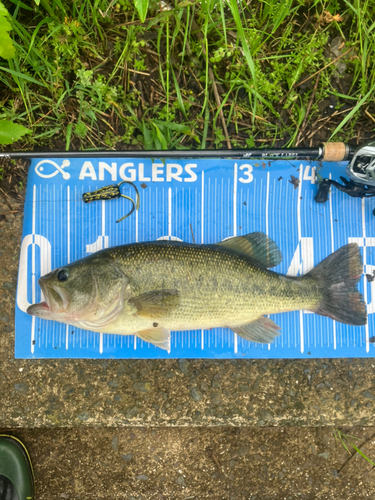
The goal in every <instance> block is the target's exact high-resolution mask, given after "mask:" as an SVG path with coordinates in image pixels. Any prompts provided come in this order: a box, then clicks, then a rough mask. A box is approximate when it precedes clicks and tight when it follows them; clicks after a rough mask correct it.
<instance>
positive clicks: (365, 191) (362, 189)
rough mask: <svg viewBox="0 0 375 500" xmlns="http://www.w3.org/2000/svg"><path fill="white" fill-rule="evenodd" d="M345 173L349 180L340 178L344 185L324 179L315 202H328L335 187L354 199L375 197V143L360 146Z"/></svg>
mask: <svg viewBox="0 0 375 500" xmlns="http://www.w3.org/2000/svg"><path fill="white" fill-rule="evenodd" d="M345 173H346V175H347V176H348V177H349V180H348V179H345V177H340V179H341V181H342V183H343V184H340V183H339V182H337V181H333V180H331V179H323V181H322V182H321V183H320V184H319V190H318V192H317V194H316V196H315V201H316V202H318V203H324V202H326V201H327V199H328V192H329V190H330V188H331V186H335V187H336V188H337V189H339V190H340V191H343V192H344V193H346V194H348V195H349V196H352V197H353V198H371V197H373V196H375V142H370V143H368V144H366V145H364V146H360V147H359V148H358V149H357V150H356V151H354V154H353V157H352V159H351V160H350V162H349V164H348V166H347V168H346V171H345Z"/></svg>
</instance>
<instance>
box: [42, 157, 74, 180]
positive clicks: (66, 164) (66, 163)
mask: <svg viewBox="0 0 375 500" xmlns="http://www.w3.org/2000/svg"><path fill="white" fill-rule="evenodd" d="M46 164H48V165H52V166H53V167H54V170H53V171H52V172H50V173H47V174H46V173H44V168H45V167H44V166H43V165H46ZM69 165H70V161H69V160H63V162H62V164H61V165H58V164H57V163H56V162H54V161H52V160H42V161H40V162H39V163H38V164H37V165H36V167H35V172H36V173H37V175H39V177H43V179H50V178H51V177H55V175H57V174H58V173H59V172H60V174H62V176H63V178H64V179H65V180H68V179H70V174H69V173H68V172H65V170H64V168H66V167H69ZM48 170H50V168H48ZM48 170H47V172H48Z"/></svg>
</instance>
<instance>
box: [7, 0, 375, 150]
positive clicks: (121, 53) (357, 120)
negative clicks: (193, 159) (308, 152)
mask: <svg viewBox="0 0 375 500" xmlns="http://www.w3.org/2000/svg"><path fill="white" fill-rule="evenodd" d="M37 3H39V5H37ZM3 4H4V5H5V7H6V8H7V9H8V11H9V13H10V15H11V26H12V30H11V31H10V32H9V34H10V35H11V37H12V39H13V43H14V46H15V55H14V57H12V58H10V59H8V60H6V59H0V120H13V121H15V122H16V123H18V124H21V125H24V126H25V127H27V128H28V129H29V130H30V131H31V134H30V135H26V136H24V137H23V138H22V139H21V140H20V141H19V142H18V143H17V144H16V146H15V147H17V148H33V147H43V148H54V149H56V148H57V149H97V148H112V149H116V148H117V149H121V148H127V149H129V148H133V149H142V148H144V149H171V148H177V149H190V148H221V147H227V144H228V141H229V143H230V145H231V146H232V147H233V148H236V147H252V146H254V145H255V146H261V145H267V146H274V145H287V146H295V145H296V144H297V141H300V143H301V144H304V145H307V146H308V145H313V144H316V143H319V142H321V141H322V140H323V139H329V138H330V139H331V140H344V141H352V142H358V141H359V142H363V140H364V139H365V138H366V137H365V134H364V131H365V132H367V135H368V136H369V137H370V136H371V135H372V134H373V131H374V124H375V119H374V120H373V119H372V118H371V117H375V103H374V89H375V64H374V62H375V21H374V17H373V12H375V0H364V1H363V0H362V1H360V0H353V1H349V0H339V1H336V0H335V1H331V2H329V1H322V0H311V1H304V0H282V1H280V0H277V1H276V0H267V1H262V0H260V1H258V2H252V3H248V2H245V1H244V0H241V1H240V2H237V0H227V1H225V2H223V1H221V0H204V1H202V2H194V1H190V0H187V1H185V0H181V1H172V2H171V3H166V4H163V5H165V7H164V9H165V10H163V11H161V10H160V8H161V4H160V2H159V1H155V0H150V1H149V4H148V10H147V11H146V10H145V8H146V6H147V2H145V0H144V1H138V2H137V7H138V10H136V9H135V7H134V2H133V0H118V1H113V0H111V1H110V0H81V1H80V2H68V1H66V0H41V1H40V2H35V3H34V2H32V1H29V2H21V1H18V0H11V1H10V0H9V1H7V0H4V1H3ZM140 14H141V15H142V17H143V19H145V21H144V22H142V21H141V20H140V18H139V15H140ZM338 37H341V40H340V41H341V42H342V43H341V47H340V48H339V49H338V48H337V51H336V55H335V54H333V53H331V52H330V42H331V41H332V40H335V39H336V40H337V39H338ZM345 52H346V54H345V55H344V56H342V57H341V58H340V59H339V61H338V63H344V65H341V66H338V65H337V64H338V63H332V61H333V60H334V59H335V58H337V57H338V56H341V55H342V54H344V53H345ZM337 54H338V56H337ZM318 73H319V75H320V78H319V83H318V86H317V89H316V92H315V94H314V95H313V88H314V85H315V83H316V79H317V74H318ZM212 75H213V77H214V78H213V79H214V82H213V81H212V78H211V77H210V76H212ZM309 77H312V78H310V79H309V80H307V81H306V82H305V83H302V82H303V81H304V80H306V79H307V78H309ZM301 83H302V84H301ZM215 86H216V94H215ZM217 94H218V95H219V100H218V99H217ZM215 96H216V97H215ZM312 96H313V99H311V98H312ZM327 100H331V101H330V102H331V103H332V104H331V105H333V110H332V111H333V113H332V112H331V113H330V114H328V115H327V114H324V112H323V111H322V109H321V108H322V103H324V102H326V101H327ZM329 109H331V108H329ZM326 110H327V109H326ZM319 120H320V121H319ZM322 120H323V121H322ZM324 120H325V121H324ZM223 122H224V123H225V127H224V126H223ZM322 124H324V126H323V127H321V128H320V129H319V130H318V128H319V127H320V126H321V125H322ZM302 125H303V130H302V131H301V130H300V128H301V126H302ZM225 130H227V131H228V132H227V133H228V137H226V132H225ZM359 133H360V136H358V134H359ZM314 134H315V135H314ZM7 147H8V148H9V146H7Z"/></svg>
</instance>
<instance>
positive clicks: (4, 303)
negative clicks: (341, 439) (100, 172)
mask: <svg viewBox="0 0 375 500" xmlns="http://www.w3.org/2000/svg"><path fill="white" fill-rule="evenodd" d="M1 196H3V195H2V193H1V192H0V391H1V405H0V429H2V430H3V431H4V430H8V431H9V432H12V433H14V434H15V435H17V436H19V437H21V438H22V439H24V440H25V442H26V444H27V445H28V446H29V448H30V452H31V454H32V457H33V461H34V464H35V471H36V480H37V489H38V494H37V499H40V500H50V499H60V498H69V499H80V500H82V499H90V500H91V499H96V498H98V499H108V500H117V499H133V500H134V499H147V500H148V499H185V500H188V499H191V500H193V499H204V498H212V499H214V500H215V499H218V500H219V499H225V500H237V499H238V500H240V499H257V500H263V499H265V500H266V499H280V500H282V499H288V500H289V499H294V498H305V499H315V498H321V499H331V498H332V499H338V500H340V499H352V498H353V499H354V498H355V499H362V498H373V499H375V484H374V477H375V472H374V473H373V472H371V465H370V464H369V463H368V462H367V461H366V460H365V459H364V458H363V457H361V456H360V455H359V454H355V455H354V456H353V457H350V455H349V454H348V452H347V451H346V450H345V448H344V446H343V445H342V444H341V443H338V444H336V443H335V438H334V436H333V433H332V431H333V430H334V429H337V428H345V433H346V434H350V435H354V436H356V437H358V438H359V439H358V440H354V441H353V442H354V444H356V445H357V446H360V447H361V450H362V451H363V453H365V455H366V456H368V457H370V458H374V459H375V448H374V445H373V442H374V440H373V439H372V437H373V435H374V433H375V429H374V428H372V427H371V426H372V425H373V424H374V414H375V411H374V410H375V405H374V401H375V375H374V365H375V364H374V362H373V360H372V359H351V360H348V359H336V360H314V359H309V360H281V361H279V360H269V361H267V360H257V361H253V360H239V361H229V360H228V361H227V360H220V361H214V360H190V361H187V360H163V361H161V360H160V361H158V360H153V361H146V360H139V361H127V360H15V359H14V305H15V291H16V284H17V271H18V255H19V246H20V241H21V231H22V210H23V207H22V198H17V197H15V196H13V197H12V196H8V195H7V196H3V197H2V198H1ZM351 449H352V450H353V448H351Z"/></svg>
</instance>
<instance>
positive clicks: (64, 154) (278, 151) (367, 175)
mask: <svg viewBox="0 0 375 500" xmlns="http://www.w3.org/2000/svg"><path fill="white" fill-rule="evenodd" d="M0 158H9V159H16V158H18V159H20V158H24V159H33V158H38V159H43V158H66V159H68V158H135V159H136V158H151V159H168V158H173V159H188V158H191V159H194V158H195V159H205V158H206V159H209V158H211V159H215V158H216V159H219V158H230V159H240V160H246V159H260V160H276V159H292V160H295V159H303V158H305V159H306V158H308V159H311V160H319V161H324V162H340V161H348V165H347V167H346V170H345V173H346V175H347V176H348V177H349V180H348V179H346V178H345V177H340V179H341V181H342V182H343V184H340V183H339V182H337V181H334V180H331V179H327V178H325V179H323V180H322V181H321V182H320V183H319V187H318V192H317V194H316V196H315V201H316V202H318V203H324V202H325V201H327V199H328V193H329V190H330V188H331V187H332V186H334V187H336V188H337V189H339V190H340V191H343V192H344V193H346V194H348V195H349V196H352V197H355V198H369V197H373V196H375V142H370V143H368V144H365V145H362V146H359V147H357V148H356V147H353V146H350V145H348V144H344V143H343V142H326V143H324V144H322V145H320V146H318V147H315V148H290V149H283V148H264V149H219V150H214V151H212V150H207V149H204V150H167V151H139V150H137V151H129V150H128V151H124V150H121V151H114V150H101V151H8V152H0Z"/></svg>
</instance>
